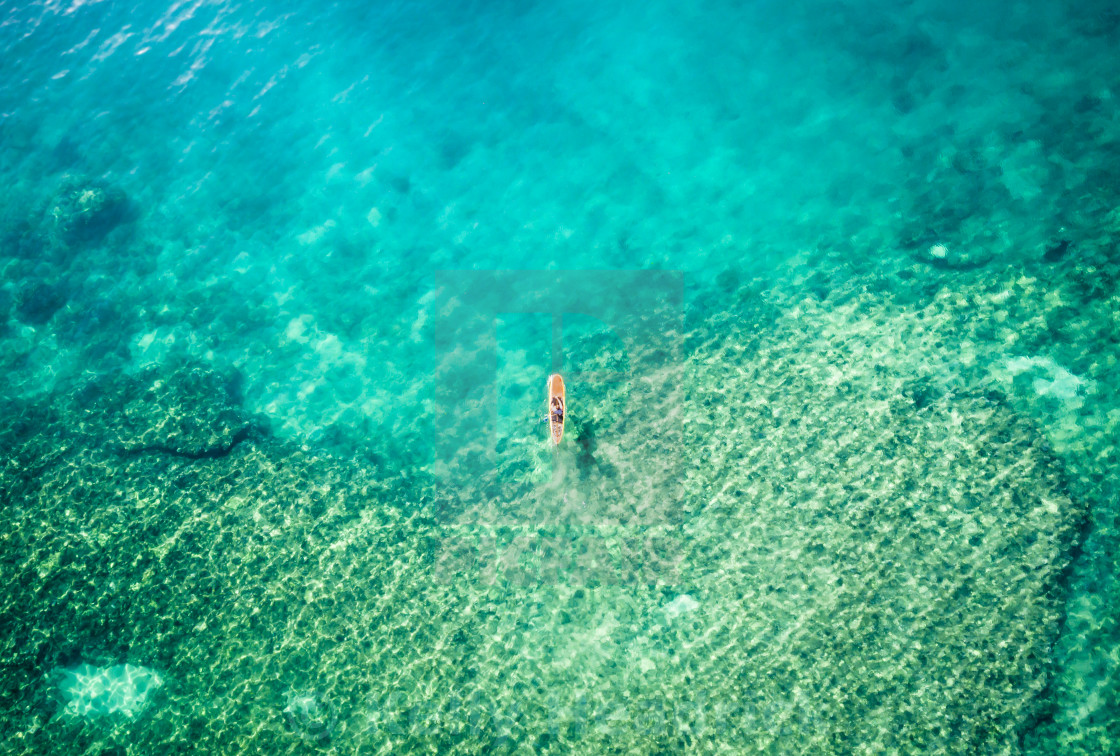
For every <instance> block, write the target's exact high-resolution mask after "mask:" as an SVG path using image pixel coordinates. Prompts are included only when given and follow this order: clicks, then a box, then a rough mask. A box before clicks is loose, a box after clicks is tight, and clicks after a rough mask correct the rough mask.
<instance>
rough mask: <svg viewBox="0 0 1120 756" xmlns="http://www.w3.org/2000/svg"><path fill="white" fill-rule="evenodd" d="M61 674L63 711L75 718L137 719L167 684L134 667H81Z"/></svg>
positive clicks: (150, 671)
mask: <svg viewBox="0 0 1120 756" xmlns="http://www.w3.org/2000/svg"><path fill="white" fill-rule="evenodd" d="M59 671H60V672H61V673H62V675H63V679H62V682H61V683H60V684H59V690H60V691H61V692H62V695H63V696H65V698H66V706H65V707H64V708H63V710H62V712H63V714H65V715H68V716H72V717H86V718H87V719H92V718H94V717H100V716H105V715H111V714H124V715H125V716H126V717H135V716H136V715H137V714H139V713H140V712H141V711H143V710H144V707H146V706H147V705H148V702H149V699H150V698H151V696H152V694H153V693H155V691H156V690H157V689H158V688H159V687H160V686H162V685H163V678H162V677H161V676H160V675H159V674H158V673H157V672H155V671H154V670H151V669H148V668H147V667H139V666H136V665H133V664H118V665H116V666H114V667H107V668H102V667H94V666H93V665H91V664H79V665H78V666H77V667H73V668H72V669H63V670H59Z"/></svg>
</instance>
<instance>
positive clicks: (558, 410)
mask: <svg viewBox="0 0 1120 756" xmlns="http://www.w3.org/2000/svg"><path fill="white" fill-rule="evenodd" d="M566 410H567V406H566V405H565V403H564V379H563V378H561V377H560V374H559V373H553V374H552V375H550V376H548V427H549V430H551V431H552V443H553V444H554V445H559V444H560V438H561V436H563V435H564V416H565V414H566Z"/></svg>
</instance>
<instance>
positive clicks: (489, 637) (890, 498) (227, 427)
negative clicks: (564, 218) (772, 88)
mask: <svg viewBox="0 0 1120 756" xmlns="http://www.w3.org/2000/svg"><path fill="white" fill-rule="evenodd" d="M914 264H915V265H920V264H921V263H920V262H918V263H914ZM884 275H887V274H884ZM892 275H893V274H892ZM1008 275H1012V272H1011V271H1008ZM902 280H907V279H906V277H905V276H903V277H902ZM985 280H986V279H985ZM1025 280H1026V279H1025V278H1024V276H1023V275H1022V272H1021V271H1019V272H1015V274H1014V277H1013V278H1011V279H1009V281H1008V282H1007V286H1009V287H1010V288H1004V286H1003V285H1002V284H1000V285H996V284H990V283H988V284H984V283H980V282H979V281H980V279H978V281H977V283H975V284H969V283H966V284H962V286H961V287H960V288H958V289H957V290H956V291H955V292H954V291H952V290H949V289H943V290H941V292H940V293H938V294H936V295H935V296H932V297H926V298H918V299H916V300H914V301H907V299H906V297H905V296H893V295H892V296H887V295H884V294H882V293H874V292H872V293H869V292H868V287H867V286H865V285H854V284H851V285H845V286H842V287H837V288H836V289H835V290H834V291H833V292H832V294H831V296H830V297H829V298H828V299H827V300H821V299H819V298H817V297H813V296H808V297H806V296H804V293H803V289H802V288H801V286H802V284H801V282H798V284H797V288H796V289H794V288H783V287H782V286H780V285H774V286H771V287H770V288H767V289H759V288H758V284H757V282H756V283H744V284H743V285H742V286H740V287H739V288H738V289H737V292H738V299H737V301H738V303H739V304H738V305H737V306H736V307H733V308H730V309H724V308H721V309H720V310H718V311H715V312H713V313H709V314H705V313H702V312H701V313H699V314H696V315H695V316H694V317H693V318H692V319H691V320H690V326H689V329H688V331H687V332H686V333H685V334H684V343H685V344H687V345H688V350H687V352H686V354H685V355H684V357H683V359H681V360H679V361H666V362H665V363H664V364H663V365H662V366H661V367H660V368H659V369H657V370H655V371H653V372H650V373H648V374H645V375H642V376H635V380H634V381H632V382H629V383H623V384H615V385H613V386H612V387H610V388H609V389H608V390H604V391H602V392H598V393H594V392H592V393H587V392H585V393H584V394H583V395H582V397H581V400H582V404H581V405H579V413H580V415H581V416H582V417H576V416H575V415H576V413H575V412H573V419H572V427H571V428H570V429H569V433H570V434H571V435H570V438H571V442H570V443H569V444H567V445H565V446H562V447H561V449H560V450H559V453H558V454H557V455H556V456H553V455H551V454H549V453H548V452H547V451H546V449H547V447H545V446H544V445H543V441H542V438H543V436H541V434H538V433H536V432H535V431H536V430H538V429H539V427H538V426H534V425H532V423H531V422H526V423H525V424H524V425H522V426H518V427H520V428H522V430H520V431H517V432H514V433H513V434H512V435H511V436H510V437H509V438H508V439H506V441H505V442H504V443H503V445H502V446H501V448H500V449H499V451H498V452H497V454H496V456H493V457H490V458H486V459H481V458H479V457H471V458H465V459H463V460H460V462H461V464H463V465H466V466H469V465H471V464H476V465H480V466H482V465H493V469H489V468H485V469H486V470H487V471H486V472H480V473H479V474H478V475H476V476H469V477H468V478H467V480H473V481H475V484H474V485H475V487H473V488H472V486H471V485H470V484H467V483H463V482H462V481H460V484H459V485H457V486H456V487H455V488H449V487H448V486H447V485H446V484H445V483H446V481H445V480H443V479H441V478H440V476H438V475H436V474H433V473H432V472H431V471H430V470H428V469H426V468H423V467H416V468H415V469H408V470H405V471H397V472H396V473H394V474H389V473H386V472H385V470H384V468H383V467H379V466H377V465H374V464H372V463H367V462H365V461H363V460H369V459H377V458H379V456H378V455H377V454H374V453H370V454H367V455H365V456H364V457H363V456H358V457H353V456H349V457H348V456H344V455H333V454H330V453H327V452H325V451H321V450H316V448H315V447H314V446H313V445H312V446H308V445H306V444H301V443H300V442H298V441H295V440H285V439H282V438H278V437H275V436H273V435H272V434H271V433H270V432H269V431H268V430H267V424H266V423H265V422H263V421H262V420H261V419H259V418H255V417H254V416H253V415H251V414H250V413H248V412H247V411H245V410H244V409H243V408H242V406H241V400H240V398H239V384H238V381H236V380H232V379H231V378H230V376H226V375H220V374H217V373H215V372H213V371H212V370H211V369H210V368H208V367H206V366H205V365H202V364H198V363H189V362H184V363H179V364H170V363H169V364H168V365H165V366H161V367H152V368H148V369H145V370H143V371H140V372H138V373H135V374H132V375H125V374H121V375H118V376H114V377H107V378H99V379H95V380H91V381H88V382H86V383H81V384H78V385H74V386H68V387H66V388H65V390H63V391H60V392H58V393H56V394H54V395H52V396H51V397H47V398H46V399H44V400H42V401H27V400H12V401H10V402H9V403H8V404H7V405H6V406H5V408H4V412H3V414H2V415H0V417H2V418H3V420H2V423H3V426H2V428H0V442H2V444H3V447H4V448H5V449H6V450H7V454H6V455H5V457H4V464H3V467H2V468H0V488H2V489H3V490H4V491H6V492H8V493H9V500H8V502H7V505H6V507H7V508H6V510H5V516H6V520H7V522H6V527H5V528H4V530H3V533H2V534H0V544H2V548H3V551H4V553H5V555H6V556H7V558H6V560H5V562H4V564H3V567H2V571H3V580H4V584H5V585H6V586H8V587H9V589H8V590H7V591H6V593H5V605H4V607H3V613H4V615H5V618H6V621H5V623H4V627H5V628H7V629H6V631H5V632H4V633H3V634H2V636H0V643H2V644H3V645H2V653H3V657H4V659H5V660H6V665H7V674H5V675H4V678H3V679H4V690H3V691H2V692H0V696H2V697H3V700H5V701H6V702H7V703H6V705H5V713H4V714H3V715H2V722H0V736H2V737H3V742H4V743H5V747H7V748H16V749H17V750H23V751H26V752H35V751H37V752H58V751H59V750H60V749H61V750H63V751H65V750H66V749H67V748H69V749H71V750H72V751H73V752H110V751H112V750H113V749H115V748H125V747H127V748H130V749H139V750H141V751H145V752H156V751H159V752H172V751H175V750H177V749H199V750H201V751H204V752H215V753H216V752H244V751H246V750H252V751H257V752H293V753H295V752H302V751H303V750H304V749H308V748H311V749H319V750H323V749H326V750H329V751H334V752H340V753H352V752H360V753H366V752H369V753H389V752H394V753H399V752H430V751H433V750H435V751H439V752H443V753H480V752H498V753H502V752H505V753H513V752H521V751H524V750H526V749H528V750H532V751H534V752H538V753H587V754H592V753H604V752H618V753H658V752H661V753H671V752H685V751H688V752H712V753H715V752H720V751H721V750H723V751H728V750H730V751H734V752H740V753H751V752H774V751H775V750H781V751H783V752H788V751H799V752H808V753H875V752H883V751H890V750H898V751H921V752H924V753H965V752H976V751H980V752H1017V751H1019V750H1021V749H1022V748H1023V747H1028V748H1029V747H1031V746H1032V744H1038V743H1043V742H1044V740H1045V738H1046V737H1051V738H1052V739H1051V741H1050V742H1056V741H1054V740H1053V738H1055V737H1057V736H1056V735H1055V733H1054V732H1051V733H1050V734H1049V735H1048V734H1047V728H1051V729H1052V730H1055V731H1057V730H1060V729H1061V728H1060V725H1061V721H1060V717H1061V716H1062V715H1061V712H1062V711H1063V710H1064V709H1063V708H1062V706H1061V701H1062V696H1063V695H1065V696H1076V695H1077V691H1076V690H1073V689H1071V688H1070V686H1073V685H1075V682H1076V680H1077V679H1078V678H1076V676H1074V677H1068V676H1067V677H1063V676H1062V671H1063V669H1064V667H1063V666H1062V664H1061V663H1060V662H1061V661H1062V659H1063V654H1066V655H1068V656H1069V658H1071V659H1072V658H1073V656H1075V653H1074V652H1073V651H1063V650H1062V649H1063V648H1064V647H1063V645H1062V644H1063V643H1067V644H1069V643H1070V640H1069V638H1068V635H1064V634H1063V628H1064V627H1065V628H1066V630H1067V632H1068V629H1069V628H1068V625H1069V622H1070V620H1069V619H1068V618H1067V617H1066V616H1065V615H1066V612H1067V609H1066V600H1067V595H1068V593H1069V590H1070V588H1069V586H1070V584H1071V580H1072V581H1074V582H1075V575H1074V570H1073V568H1072V565H1073V560H1074V558H1075V557H1076V556H1077V554H1078V550H1079V547H1080V545H1081V541H1082V536H1083V534H1084V533H1085V532H1086V530H1087V528H1088V527H1089V526H1090V524H1091V513H1090V511H1089V506H1088V502H1089V501H1092V500H1093V496H1094V495H1098V494H1099V488H1095V487H1094V486H1099V485H1100V484H1101V481H1100V480H1099V476H1098V478H1094V474H1093V473H1090V472H1088V471H1087V470H1085V469H1080V468H1078V467H1077V464H1076V460H1077V459H1078V458H1079V457H1078V452H1077V450H1076V449H1074V450H1071V449H1069V448H1066V447H1064V446H1063V445H1062V440H1061V439H1062V438H1063V436H1062V434H1061V432H1060V429H1061V427H1062V423H1063V422H1066V421H1067V420H1066V419H1065V418H1064V415H1063V412H1064V410H1063V409H1062V407H1061V404H1062V401H1068V400H1063V399H1061V398H1060V397H1058V398H1055V397H1054V396H1052V395H1047V394H1045V392H1044V393H1042V394H1038V393H1037V392H1035V391H1034V386H1035V384H1034V383H1032V382H1030V381H1024V380H1023V379H1021V378H1017V377H1016V375H1013V374H1012V372H1011V371H1007V370H1006V369H1005V368H1006V366H1007V364H1008V358H1007V356H1004V355H1003V354H1002V353H1001V352H999V353H997V352H992V351H991V344H992V343H993V341H994V340H992V339H987V340H986V341H980V340H976V341H970V339H969V338H968V337H967V336H966V335H965V332H967V331H969V329H970V328H973V327H976V328H988V327H989V325H990V323H991V321H992V318H991V317H990V315H991V313H990V312H987V311H986V310H985V308H1006V307H1013V306H1015V302H1016V300H1020V301H1021V300H1024V299H1029V298H1030V297H1031V296H1033V295H1032V293H1031V291H1032V286H1033V284H1031V283H1029V282H1028V283H1023V281H1025ZM985 286H990V287H992V288H995V289H996V291H995V292H994V293H992V294H991V295H985V294H983V287H985ZM1016 286H1018V287H1019V288H1018V289H1016V288H1015V287H1016ZM1004 291H1011V292H1012V294H1011V295H1005V294H1002V293H1001V292H1004ZM962 292H967V293H962ZM985 297H988V298H987V299H986V298H985ZM970 345H971V346H970ZM579 348H580V345H578V344H576V345H573V349H577V350H578V349H579ZM610 348H611V347H610V345H609V344H608V345H606V346H603V345H591V346H587V350H588V351H589V353H592V356H591V357H589V358H588V359H589V360H593V359H594V353H595V352H596V350H598V353H599V354H600V357H601V358H602V359H603V360H607V361H609V360H612V359H616V358H617V357H618V355H612V354H610V353H609V350H610ZM1024 353H1026V354H1029V353H1030V352H1029V349H1028V350H1027V351H1026V352H1023V351H1022V350H1021V349H1018V348H1015V349H1011V351H1009V352H1008V355H1018V354H1024ZM639 356H640V355H634V354H631V355H629V357H630V359H631V361H632V362H633V363H634V364H638V363H639V362H641V360H639V359H636V358H637V357H639ZM646 364H649V363H646ZM1011 364H1012V366H1020V365H1022V364H1026V363H1016V362H1012V363H1011ZM1029 364H1030V365H1032V366H1033V365H1035V363H1033V362H1031V363H1029ZM1068 364H1071V365H1072V363H1068ZM1000 366H1003V368H1004V369H1003V370H1002V372H1001V367H1000ZM1043 372H1044V373H1045V370H1044V371H1043ZM1036 377H1037V376H1036ZM1045 378H1046V375H1042V379H1045ZM1082 380H1085V381H1089V380H1094V381H1096V383H1098V384H1099V383H1101V381H1102V380H1104V378H1103V376H1101V375H1097V377H1096V378H1093V377H1092V376H1091V375H1085V376H1084V377H1083V379H1082ZM1086 385H1088V384H1086ZM1108 390H1111V389H1107V388H1106V387H1104V386H1101V387H1100V388H1099V389H1096V390H1095V393H1094V394H1093V396H1092V397H1089V398H1090V399H1093V398H1099V397H1100V396H1101V395H1103V394H1107V392H1108ZM1076 393H1077V391H1075V394H1076ZM1084 393H1085V392H1084V389H1082V390H1081V394H1082V395H1084ZM1082 398H1083V399H1084V398H1085V397H1084V396H1082ZM1032 408H1034V409H1032ZM1076 414H1078V416H1079V417H1082V418H1084V417H1086V416H1088V415H1086V413H1085V411H1084V407H1081V408H1080V409H1079V410H1078V411H1077V413H1076ZM1048 423H1049V426H1048V425H1047V424H1048ZM1105 427H1107V426H1105ZM1048 428H1050V429H1054V432H1051V430H1048ZM1103 431H1104V428H1102V433H1103ZM1082 436H1083V437H1084V434H1082ZM1052 437H1053V439H1056V440H1052ZM1099 437H1102V438H1103V437H1104V436H1099ZM370 443H373V444H376V443H377V442H376V441H371V442H370ZM701 449H702V450H704V451H703V453H702V454H701V453H694V452H692V451H690V450H701ZM391 453H392V452H391V450H390V449H388V448H386V449H384V450H382V455H390V454H391ZM1095 453H1098V454H1099V453H1100V450H1099V449H1098V450H1097V451H1096V452H1095ZM480 460H481V461H480ZM483 469H484V468H483V467H480V471H481V470H483ZM1094 492H1097V493H1096V494H1095V493H1094ZM30 605H35V606H39V607H43V610H42V611H38V612H34V613H29V612H26V611H21V609H22V608H23V607H26V606H30ZM1090 624H1091V623H1090ZM1093 627H1096V626H1095V625H1093ZM122 663H129V664H134V665H142V666H143V667H145V668H149V669H151V670H154V673H153V674H158V675H159V678H160V679H161V681H162V685H161V686H160V689H159V690H158V694H157V695H155V696H153V699H152V701H151V702H150V703H148V704H147V705H146V706H145V707H144V709H143V711H140V712H139V713H137V714H136V715H135V716H130V717H115V718H114V717H111V716H110V717H99V718H96V719H88V718H82V717H75V716H65V715H63V712H64V711H65V708H64V706H63V704H62V703H61V702H60V696H59V691H58V689H57V683H56V682H55V681H52V680H51V679H50V676H49V675H48V674H46V673H47V671H49V670H51V669H54V668H58V667H72V666H74V665H78V664H88V665H93V666H94V667H99V668H108V667H112V666H113V665H117V664H122ZM1063 686H1065V687H1063ZM1038 747H1040V748H1043V747H1044V746H1038Z"/></svg>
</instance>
